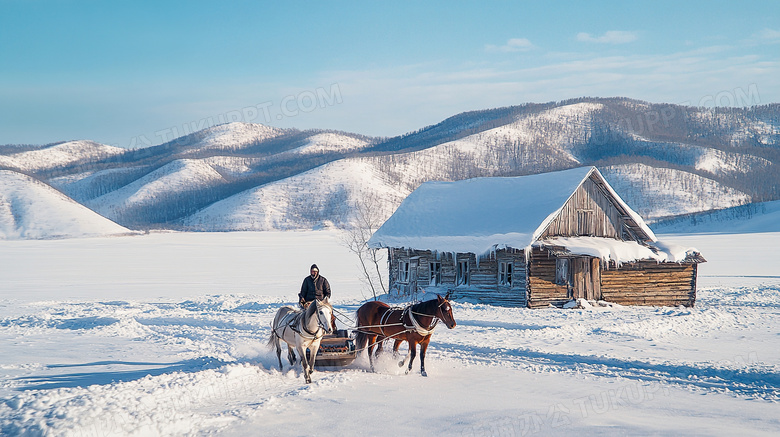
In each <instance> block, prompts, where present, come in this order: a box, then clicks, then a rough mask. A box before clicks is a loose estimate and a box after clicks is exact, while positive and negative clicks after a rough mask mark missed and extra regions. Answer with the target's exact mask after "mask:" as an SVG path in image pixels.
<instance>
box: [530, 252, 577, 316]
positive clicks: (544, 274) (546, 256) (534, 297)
mask: <svg viewBox="0 0 780 437" xmlns="http://www.w3.org/2000/svg"><path fill="white" fill-rule="evenodd" d="M530 258H531V259H530V260H529V262H528V306H529V307H530V308H545V307H549V306H550V305H554V306H557V307H560V306H563V304H565V303H566V302H568V301H570V300H571V299H572V298H571V296H570V293H569V286H568V285H558V284H556V283H555V256H554V255H552V254H551V253H550V252H549V251H548V250H544V249H539V248H533V249H532V250H531V257H530ZM569 268H571V266H570V267H569Z"/></svg>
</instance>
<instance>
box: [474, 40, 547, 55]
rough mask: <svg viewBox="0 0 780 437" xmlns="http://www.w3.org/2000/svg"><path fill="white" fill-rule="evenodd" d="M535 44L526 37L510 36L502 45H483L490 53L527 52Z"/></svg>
mask: <svg viewBox="0 0 780 437" xmlns="http://www.w3.org/2000/svg"><path fill="white" fill-rule="evenodd" d="M534 47H535V46H534V45H533V43H532V42H531V41H529V40H528V39H527V38H511V39H510V40H508V41H507V42H506V44H504V45H502V46H496V45H493V44H487V45H485V50H486V51H488V52H492V53H511V52H527V51H529V50H531V49H533V48H534Z"/></svg>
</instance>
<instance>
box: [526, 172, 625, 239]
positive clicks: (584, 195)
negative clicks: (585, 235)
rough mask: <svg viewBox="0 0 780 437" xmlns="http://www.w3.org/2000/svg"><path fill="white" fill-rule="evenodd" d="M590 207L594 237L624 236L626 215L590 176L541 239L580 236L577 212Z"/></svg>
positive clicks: (619, 237) (618, 237) (620, 237)
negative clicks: (621, 212)
mask: <svg viewBox="0 0 780 437" xmlns="http://www.w3.org/2000/svg"><path fill="white" fill-rule="evenodd" d="M578 210H590V211H593V214H592V215H591V219H592V222H591V225H590V229H592V230H593V233H592V234H591V236H594V237H608V238H617V239H623V238H622V237H623V235H621V234H622V231H621V232H620V234H619V231H620V230H622V229H623V217H622V215H621V214H620V212H619V211H618V210H617V208H615V206H614V205H613V204H612V202H610V200H609V198H608V197H607V196H605V195H604V193H603V192H602V191H601V189H600V188H599V187H598V185H597V184H596V183H595V182H594V181H593V179H591V178H589V179H587V180H586V181H585V182H584V183H582V184H581V185H580V186H579V187H578V188H577V190H576V191H575V192H574V194H573V195H572V196H571V198H569V200H568V201H567V202H566V203H565V204H564V205H563V208H562V209H561V213H560V215H558V217H556V218H555V220H553V221H552V222H551V223H550V225H549V226H548V227H547V229H546V230H545V231H544V233H543V234H542V236H541V238H540V239H544V238H548V237H556V236H560V237H575V236H577V235H578V234H577V211H578Z"/></svg>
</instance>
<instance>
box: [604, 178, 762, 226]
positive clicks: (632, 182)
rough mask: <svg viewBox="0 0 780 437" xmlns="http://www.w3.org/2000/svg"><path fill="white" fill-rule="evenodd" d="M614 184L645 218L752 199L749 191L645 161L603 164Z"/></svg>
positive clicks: (609, 179)
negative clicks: (748, 193)
mask: <svg viewBox="0 0 780 437" xmlns="http://www.w3.org/2000/svg"><path fill="white" fill-rule="evenodd" d="M599 170H601V173H602V174H603V175H604V177H605V178H606V179H607V181H608V182H609V184H610V185H612V188H614V189H615V191H617V192H618V194H620V196H621V197H622V198H623V200H625V201H626V202H627V203H628V204H629V205H631V208H633V209H634V211H636V212H638V213H639V215H641V216H642V217H643V218H644V219H645V220H647V221H654V220H657V219H659V218H661V217H669V216H675V215H681V214H690V213H694V212H701V211H707V210H711V209H723V208H729V207H732V206H736V205H742V204H745V203H749V202H750V196H748V195H747V194H745V193H743V192H740V191H738V190H735V189H733V188H730V187H727V186H725V185H723V184H721V183H719V182H716V181H714V180H712V179H708V178H705V177H703V176H699V175H696V174H693V173H688V172H684V171H681V170H674V169H671V168H656V167H650V166H648V165H644V164H625V165H613V166H607V167H602V168H600V169H599Z"/></svg>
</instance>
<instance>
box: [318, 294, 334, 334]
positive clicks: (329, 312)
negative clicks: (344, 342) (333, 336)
mask: <svg viewBox="0 0 780 437" xmlns="http://www.w3.org/2000/svg"><path fill="white" fill-rule="evenodd" d="M315 302H316V304H317V308H316V311H317V323H318V324H319V325H320V327H321V328H322V329H324V330H325V332H326V333H328V334H330V333H331V332H333V327H332V325H331V323H330V321H331V319H332V318H333V306H332V305H331V304H330V302H329V301H328V298H327V297H326V298H325V299H323V300H315Z"/></svg>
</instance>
